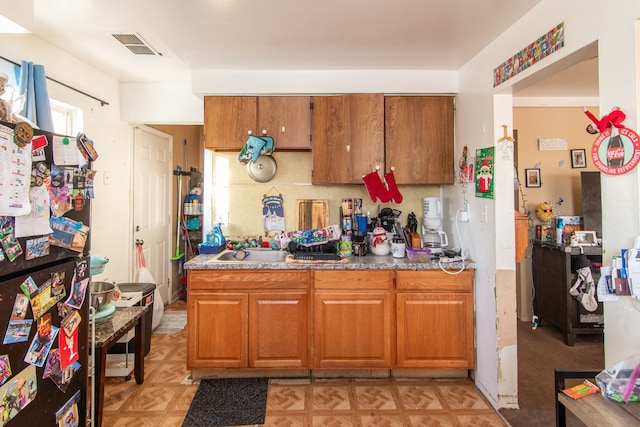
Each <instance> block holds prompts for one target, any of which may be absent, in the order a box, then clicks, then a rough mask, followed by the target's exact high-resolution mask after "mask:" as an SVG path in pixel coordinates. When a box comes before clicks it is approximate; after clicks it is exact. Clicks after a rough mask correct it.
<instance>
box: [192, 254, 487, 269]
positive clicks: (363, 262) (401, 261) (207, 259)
mask: <svg viewBox="0 0 640 427" xmlns="http://www.w3.org/2000/svg"><path fill="white" fill-rule="evenodd" d="M221 253H222V252H221ZM221 253H219V254H215V255H208V254H207V255H198V256H196V257H195V258H192V259H191V260H189V261H187V262H186V263H185V264H184V266H183V267H184V268H185V269H187V270H247V269H255V270H310V269H313V270H365V269H366V270H436V269H440V268H445V269H447V270H451V271H457V270H460V269H475V263H473V262H468V261H467V262H465V263H462V262H446V263H444V262H443V263H438V261H433V260H432V261H431V262H411V261H409V260H408V259H407V258H406V257H405V258H394V257H393V256H391V255H371V254H369V255H365V256H350V257H347V258H346V262H333V263H317V262H300V263H292V262H284V261H273V262H255V261H254V262H244V261H226V262H225V261H222V262H221V261H216V258H217V257H218V256H220V255H221Z"/></svg>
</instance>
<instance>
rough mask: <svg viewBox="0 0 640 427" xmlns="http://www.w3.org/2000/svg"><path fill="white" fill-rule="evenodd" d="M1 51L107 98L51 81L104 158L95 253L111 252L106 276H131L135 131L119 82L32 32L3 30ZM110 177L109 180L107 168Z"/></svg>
mask: <svg viewBox="0 0 640 427" xmlns="http://www.w3.org/2000/svg"><path fill="white" fill-rule="evenodd" d="M0 51H1V52H2V56H4V57H6V58H8V59H10V60H12V61H14V62H17V63H20V61H22V60H26V61H31V62H34V63H37V64H42V65H44V66H45V72H46V75H47V76H49V77H51V78H54V79H56V80H59V81H61V82H63V83H65V84H68V85H70V86H72V87H75V88H77V89H79V90H82V91H84V92H86V93H89V94H91V95H93V96H95V97H97V98H99V99H102V100H105V101H107V102H108V103H109V105H105V106H100V103H99V102H97V101H95V100H93V99H91V98H88V97H86V96H84V95H82V94H79V93H77V92H74V91H72V90H70V89H68V88H65V87H64V86H61V85H59V84H56V83H53V82H49V83H48V89H49V96H50V97H52V98H54V99H57V100H59V101H62V102H65V103H67V104H70V105H73V106H76V107H79V108H81V109H82V110H83V116H84V128H83V131H84V133H85V134H86V135H87V136H88V137H89V138H90V139H92V140H93V141H94V143H95V146H96V149H97V151H98V154H99V157H98V159H97V160H96V161H95V162H94V168H95V169H96V170H97V171H98V173H97V176H96V181H95V195H96V198H95V199H94V200H93V202H92V215H93V218H92V227H91V252H92V253H95V254H100V255H103V256H106V257H108V258H109V259H110V262H109V263H108V264H107V265H106V268H105V274H104V277H107V278H109V279H112V280H116V281H118V282H127V281H131V280H132V277H131V276H130V273H131V269H132V263H133V259H132V257H133V256H132V252H131V251H132V244H131V239H130V235H131V232H130V230H131V223H130V219H129V214H128V212H129V210H130V199H131V198H130V193H129V190H130V185H129V184H130V182H131V174H130V172H131V171H130V165H131V158H130V151H131V146H130V140H131V138H130V135H129V127H128V126H127V124H126V123H124V122H121V121H120V97H119V84H118V82H117V81H116V80H114V79H112V78H110V77H108V76H106V75H104V74H102V73H101V72H100V71H98V70H96V69H94V68H91V67H89V66H87V65H86V64H85V63H83V62H82V61H80V60H78V59H77V58H75V57H73V56H71V55H69V54H67V53H65V52H63V51H61V50H59V49H57V48H55V47H54V46H52V45H50V44H48V43H46V42H44V41H42V40H40V39H38V38H36V37H34V36H32V35H30V34H13V35H12V34H0ZM105 171H107V172H108V173H109V176H110V183H109V185H105V184H104V180H103V177H104V173H105Z"/></svg>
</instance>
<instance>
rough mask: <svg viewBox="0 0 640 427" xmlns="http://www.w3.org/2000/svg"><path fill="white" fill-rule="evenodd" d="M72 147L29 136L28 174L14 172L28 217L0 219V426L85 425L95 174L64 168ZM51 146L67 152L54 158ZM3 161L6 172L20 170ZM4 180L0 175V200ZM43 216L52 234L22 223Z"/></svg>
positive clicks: (50, 137)
mask: <svg viewBox="0 0 640 427" xmlns="http://www.w3.org/2000/svg"><path fill="white" fill-rule="evenodd" d="M15 127H16V125H13V124H11V123H5V122H0V161H1V162H4V167H5V170H6V165H7V164H9V163H8V162H7V160H8V159H7V158H6V156H7V146H8V145H9V146H10V142H9V141H8V140H7V135H9V134H10V132H11V131H13V132H14V134H16V135H17V133H18V132H17V131H16V129H15ZM2 138H4V139H2ZM20 142H24V141H20ZM76 142H77V141H76V138H73V137H68V136H60V135H56V134H53V133H50V132H42V131H38V130H34V131H33V139H32V140H31V143H27V145H26V147H27V148H28V149H29V150H30V151H31V153H30V155H31V165H28V164H27V166H30V168H28V167H25V169H30V170H28V171H27V173H26V174H21V176H22V175H26V176H27V178H28V179H29V184H28V186H29V192H30V193H29V194H30V196H29V197H30V199H31V204H30V205H31V206H30V208H31V213H30V214H28V215H24V214H22V215H15V216H11V215H7V214H6V211H2V213H1V214H2V216H0V251H1V252H2V254H1V255H0V258H1V260H0V327H1V328H2V329H3V331H4V332H3V334H2V338H1V339H2V343H1V344H0V426H4V425H8V426H12V425H15V426H36V425H37V426H84V425H86V424H87V421H88V415H87V414H88V411H87V408H88V401H87V399H88V397H89V396H90V393H89V392H88V384H89V381H88V376H89V370H90V366H89V353H90V349H89V346H90V343H89V324H90V319H89V306H90V291H89V282H90V257H89V251H90V230H91V203H90V198H91V197H93V183H92V176H93V171H91V170H90V167H91V163H90V162H87V163H83V162H82V158H81V157H75V158H77V159H79V161H78V163H77V164H75V165H74V164H73V160H70V159H74V156H75V154H74V153H73V151H74V149H78V148H77V144H76ZM3 144H4V145H5V146H4V147H3ZM56 144H64V145H66V146H65V147H62V149H61V150H59V149H57V148H58V147H56ZM23 154H24V153H23ZM3 155H5V158H4V159H3V158H2V156H3ZM11 161H12V162H14V163H13V164H11V165H10V167H12V168H13V169H16V167H15V164H17V165H18V166H19V165H20V164H21V163H20V161H19V160H18V161H17V163H16V162H15V161H14V160H13V159H11ZM23 166H24V165H23ZM29 174H30V176H29ZM8 181H9V180H8V179H7V178H6V174H4V175H3V174H1V173H0V193H2V192H3V191H5V189H6V187H7V185H8ZM42 186H44V188H42ZM38 190H40V191H41V192H37V191H38ZM32 191H34V193H31V192H32ZM42 191H44V192H46V193H47V194H48V195H49V196H50V198H49V200H48V202H44V201H42V200H41V199H39V198H33V197H34V194H37V196H36V197H42V194H43V193H42ZM5 192H6V191H5ZM1 196H2V194H0V197H1ZM47 209H48V210H49V212H48V213H49V218H48V221H49V224H50V228H51V229H50V230H43V229H42V227H41V226H42V224H43V223H44V222H46V221H43V219H42V217H40V218H38V219H37V220H36V221H35V222H31V221H29V220H26V219H25V218H27V217H28V216H29V215H33V216H38V215H42V213H43V212H38V213H36V212H35V211H36V210H40V211H43V210H44V214H45V217H46V214H47V212H46V211H47ZM19 217H20V218H19ZM36 224H37V225H36Z"/></svg>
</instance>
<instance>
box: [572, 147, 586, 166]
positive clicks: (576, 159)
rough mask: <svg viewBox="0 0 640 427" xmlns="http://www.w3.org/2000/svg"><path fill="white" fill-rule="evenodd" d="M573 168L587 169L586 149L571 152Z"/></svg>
mask: <svg viewBox="0 0 640 427" xmlns="http://www.w3.org/2000/svg"><path fill="white" fill-rule="evenodd" d="M571 167H572V168H574V169H575V168H586V167H587V153H586V150H585V149H584V148H580V149H577V150H571Z"/></svg>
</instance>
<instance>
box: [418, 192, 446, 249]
mask: <svg viewBox="0 0 640 427" xmlns="http://www.w3.org/2000/svg"><path fill="white" fill-rule="evenodd" d="M422 207H423V214H424V217H423V218H422V246H423V247H425V248H428V249H429V250H430V251H431V253H432V254H441V253H442V252H443V248H445V247H446V246H447V245H448V244H449V239H448V238H447V234H446V233H445V232H444V231H442V201H441V200H440V198H439V197H425V198H424V199H423V200H422Z"/></svg>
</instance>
